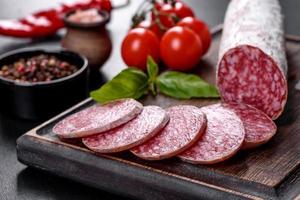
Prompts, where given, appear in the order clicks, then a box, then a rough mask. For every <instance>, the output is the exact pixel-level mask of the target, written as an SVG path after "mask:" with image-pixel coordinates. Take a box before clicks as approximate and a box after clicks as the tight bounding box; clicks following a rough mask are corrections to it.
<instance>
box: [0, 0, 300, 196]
mask: <svg viewBox="0 0 300 200" xmlns="http://www.w3.org/2000/svg"><path fill="white" fill-rule="evenodd" d="M113 1H119V0H113ZM56 2H59V1H57V0H56V1H38V0H26V1H22V0H1V1H0V18H1V19H5V18H12V17H20V16H23V15H25V14H27V13H29V12H30V11H34V10H36V9H38V8H45V7H47V6H48V5H55V4H56ZM139 2H140V1H137V0H133V2H132V4H131V5H130V6H129V7H127V8H124V9H123V10H118V11H115V12H114V13H113V16H112V21H111V23H110V25H109V29H110V30H111V35H112V40H113V45H114V49H113V52H112V54H111V57H110V58H109V60H108V61H107V62H106V63H105V64H104V66H103V68H102V72H103V74H104V75H105V76H106V77H108V78H111V77H112V76H114V75H115V74H116V73H118V72H119V71H120V70H121V69H122V67H124V63H123V62H122V59H121V57H120V49H119V48H120V46H119V45H120V43H121V40H122V38H123V36H124V35H125V34H126V31H127V28H128V26H129V21H130V16H131V15H132V12H133V11H134V10H135V9H136V7H137V5H138V3H139ZM281 2H282V6H283V11H284V14H285V15H286V27H287V32H288V33H292V34H299V35H300V23H299V18H300V13H299V11H298V10H299V8H300V1H298V0H282V1H281ZM187 3H188V4H190V5H192V6H193V8H194V9H195V11H196V14H197V16H199V17H201V18H202V19H203V20H205V21H207V22H208V23H209V25H210V26H213V25H216V24H219V23H221V22H222V21H223V16H224V12H225V9H226V5H227V0H209V1H208V0H197V1H196V0H189V1H188V2H187ZM40 44H42V45H44V46H51V47H56V46H57V41H56V40H51V41H39V42H33V41H30V40H20V39H12V38H4V37H0V53H4V52H6V51H8V50H11V49H16V48H19V47H27V46H30V45H40ZM1 95H5V94H0V98H1ZM39 123H40V122H26V121H23V120H17V119H13V118H10V117H8V116H3V115H0V200H17V199H22V200H23V199H24V200H31V199H42V200H52V199H57V200H63V199H74V200H75V199H105V200H108V199H121V197H118V196H115V195H112V194H108V193H106V192H103V191H99V190H96V189H92V188H89V187H86V186H83V185H81V184H77V183H74V182H72V181H69V180H66V179H63V178H59V177H56V176H53V175H49V174H46V173H44V172H40V171H38V170H35V169H30V168H27V167H26V166H24V165H22V164H20V163H19V162H18V161H17V158H16V150H15V140H16V139H17V137H18V136H20V135H21V134H23V133H24V132H25V131H27V130H29V129H31V128H32V127H34V126H36V125H38V124H39Z"/></svg>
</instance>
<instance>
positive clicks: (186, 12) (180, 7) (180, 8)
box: [174, 1, 195, 19]
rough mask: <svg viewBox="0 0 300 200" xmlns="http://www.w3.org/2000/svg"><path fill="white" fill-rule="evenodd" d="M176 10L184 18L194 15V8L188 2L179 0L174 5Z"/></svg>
mask: <svg viewBox="0 0 300 200" xmlns="http://www.w3.org/2000/svg"><path fill="white" fill-rule="evenodd" d="M174 12H175V13H176V15H177V16H178V17H179V18H180V19H182V18H185V17H194V16H195V15H194V12H193V10H192V9H191V8H190V7H188V6H187V5H186V4H184V3H182V2H180V1H177V2H176V3H175V5H174Z"/></svg>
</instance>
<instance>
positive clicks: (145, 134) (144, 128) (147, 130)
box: [82, 106, 169, 153]
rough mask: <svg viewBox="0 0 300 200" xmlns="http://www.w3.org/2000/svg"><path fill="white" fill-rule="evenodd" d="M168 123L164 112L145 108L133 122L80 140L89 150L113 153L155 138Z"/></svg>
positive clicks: (167, 117)
mask: <svg viewBox="0 0 300 200" xmlns="http://www.w3.org/2000/svg"><path fill="white" fill-rule="evenodd" d="M168 121H169V116H168V115H167V113H166V111H165V110H164V109H162V108H160V107H158V106H145V107H144V108H143V111H142V112H141V114H139V115H138V116H137V117H136V118H134V119H133V120H131V121H129V122H127V123H126V124H123V125H122V126H119V127H117V128H115V129H112V130H110V131H107V132H104V133H100V134H97V135H92V136H89V137H86V138H83V139H82V142H83V144H84V145H85V146H87V147H88V148H89V149H91V150H93V151H96V152H99V153H115V152H119V151H124V150H127V149H130V148H133V147H134V146H137V145H140V144H142V143H143V142H145V141H147V140H149V139H150V138H152V137H153V136H155V135H156V134H157V133H158V132H159V131H160V130H161V129H162V128H163V127H164V126H165V125H166V124H167V122H168Z"/></svg>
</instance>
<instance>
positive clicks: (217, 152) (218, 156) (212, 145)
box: [179, 104, 245, 164]
mask: <svg viewBox="0 0 300 200" xmlns="http://www.w3.org/2000/svg"><path fill="white" fill-rule="evenodd" d="M201 110H202V111H203V112H204V113H205V115H206V117H207V127H206V130H205V133H204V134H203V136H202V138H201V139H199V140H198V142H197V143H196V144H195V145H193V146H192V147H191V148H189V149H188V150H186V151H185V152H183V153H182V154H180V155H179V158H180V159H182V160H184V161H186V162H190V163H195V164H214V163H218V162H221V161H223V160H226V159H228V158H230V157H231V156H233V155H234V154H235V153H236V152H237V151H238V150H239V149H240V148H241V146H242V144H243V141H244V138H245V129H244V126H243V123H242V121H241V120H240V118H239V117H238V116H237V115H236V114H235V113H234V112H233V111H232V110H231V109H229V108H227V107H226V106H223V105H222V104H214V105H210V106H206V107H202V108H201Z"/></svg>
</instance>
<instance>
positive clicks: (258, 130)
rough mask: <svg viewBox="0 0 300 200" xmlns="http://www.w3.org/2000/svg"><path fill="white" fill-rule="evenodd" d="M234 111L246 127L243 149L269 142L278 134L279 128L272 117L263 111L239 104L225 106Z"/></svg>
mask: <svg viewBox="0 0 300 200" xmlns="http://www.w3.org/2000/svg"><path fill="white" fill-rule="evenodd" d="M223 105H224V106H225V107H227V108H230V109H232V110H233V111H234V112H235V113H236V114H237V115H238V116H239V117H240V118H241V120H242V122H243V124H244V127H245V133H246V135H245V140H244V143H243V145H242V149H250V148H254V147H257V146H259V145H261V144H264V143H266V142H268V141H269V140H270V139H271V138H272V137H273V136H274V135H275V133H276V130H277V127H276V125H275V123H274V122H273V121H272V119H271V118H270V117H268V116H267V115H266V114H265V113H263V112H262V111H260V110H258V109H256V108H254V107H252V106H249V105H246V104H238V103H230V104H223Z"/></svg>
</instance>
